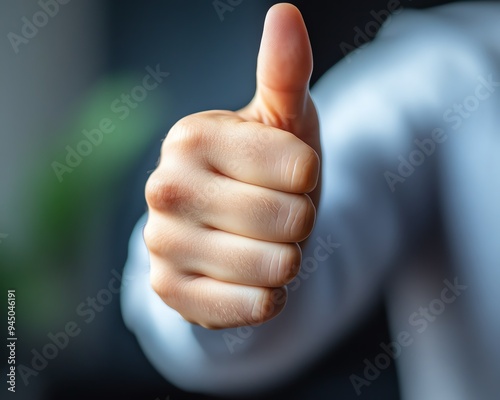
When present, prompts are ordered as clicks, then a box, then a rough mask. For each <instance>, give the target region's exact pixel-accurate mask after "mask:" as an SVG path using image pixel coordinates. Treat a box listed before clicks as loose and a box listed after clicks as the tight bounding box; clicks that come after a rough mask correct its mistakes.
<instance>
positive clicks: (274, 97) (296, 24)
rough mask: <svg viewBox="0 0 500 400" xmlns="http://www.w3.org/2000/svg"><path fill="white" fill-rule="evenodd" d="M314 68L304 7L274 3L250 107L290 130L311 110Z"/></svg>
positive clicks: (269, 122) (267, 119) (264, 37)
mask: <svg viewBox="0 0 500 400" xmlns="http://www.w3.org/2000/svg"><path fill="white" fill-rule="evenodd" d="M312 68H313V57H312V50H311V45H310V42H309V35H308V33H307V29H306V26H305V24H304V21H303V19H302V16H301V14H300V11H299V10H298V9H297V8H296V7H295V6H293V5H291V4H277V5H275V6H273V7H271V9H270V10H269V11H268V13H267V16H266V20H265V23H264V30H263V33H262V40H261V44H260V50H259V55H258V60H257V91H256V94H255V97H254V100H253V101H252V103H251V105H250V109H252V110H248V109H247V110H246V111H249V113H250V114H252V115H260V116H261V117H262V120H264V122H265V123H266V124H268V125H272V126H275V127H282V128H283V129H287V130H290V129H288V128H289V127H291V126H292V125H294V122H296V120H298V119H301V117H303V116H305V115H306V113H307V112H308V107H307V106H308V105H309V106H310V104H309V100H310V98H309V80H310V77H311V73H312ZM295 125H296V124H295ZM293 133H294V134H297V135H299V136H300V134H301V133H302V132H299V131H298V130H296V131H295V132H293ZM304 133H307V132H304Z"/></svg>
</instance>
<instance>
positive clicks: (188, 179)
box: [144, 4, 321, 329]
mask: <svg viewBox="0 0 500 400" xmlns="http://www.w3.org/2000/svg"><path fill="white" fill-rule="evenodd" d="M312 65H313V61H312V52H311V47H310V43H309V38H308V34H307V30H306V27H305V24H304V22H303V20H302V16H301V15H300V12H299V11H298V10H297V8H295V7H294V6H292V5H290V4H277V5H275V6H273V7H272V8H271V9H270V10H269V12H268V15H267V17H266V22H265V24H264V31H263V35H262V41H261V47H260V51H259V55H258V62H257V74H256V75H257V89H256V93H255V96H254V98H253V99H252V100H251V102H250V103H249V104H248V105H247V106H246V107H244V108H243V109H241V110H238V111H235V112H233V111H219V110H217V111H207V112H201V113H197V114H193V115H190V116H187V117H185V118H183V119H181V120H180V121H179V122H177V123H176V124H175V125H174V126H173V127H172V129H171V130H170V132H169V133H168V135H167V137H166V139H165V140H164V142H163V145H162V149H161V158H160V162H159V164H158V167H157V168H156V170H155V171H154V172H153V173H152V174H151V176H150V178H149V180H148V182H147V184H146V191H145V195H146V200H147V203H148V207H149V215H148V221H147V224H146V226H145V228H144V240H145V243H146V245H147V248H148V251H149V255H150V266H151V274H150V276H151V285H152V287H153V289H154V290H155V291H156V292H157V294H158V295H159V296H160V297H161V299H162V300H163V301H164V302H165V303H166V304H167V305H168V306H170V307H172V308H173V309H175V310H177V311H178V312H179V313H180V314H181V315H182V316H183V318H185V319H186V320H187V321H189V322H191V323H195V324H198V325H201V326H203V327H205V328H209V329H221V328H232V327H238V326H245V325H255V324H259V323H263V322H265V321H267V320H270V319H272V318H273V317H275V316H276V315H278V314H279V312H280V311H281V310H282V309H283V307H284V306H285V303H286V302H285V301H284V299H285V297H286V286H285V285H286V284H287V283H289V282H290V281H291V280H292V279H293V278H294V277H295V276H296V274H297V273H298V272H299V268H300V262H301V245H300V243H303V241H304V240H305V239H306V238H307V237H308V235H309V234H310V233H311V231H312V228H313V226H314V220H315V214H316V211H315V210H316V207H317V206H318V202H319V192H320V185H319V181H320V157H321V153H320V139H319V122H318V117H317V114H316V109H315V107H314V104H313V102H312V100H311V97H310V95H309V79H310V76H311V72H312ZM276 299H279V301H276Z"/></svg>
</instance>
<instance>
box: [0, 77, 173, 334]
mask: <svg viewBox="0 0 500 400" xmlns="http://www.w3.org/2000/svg"><path fill="white" fill-rule="evenodd" d="M141 79H142V76H135V75H130V74H124V75H115V76H109V77H107V78H105V79H103V80H102V81H100V82H99V83H98V84H96V85H95V87H94V88H93V89H92V90H90V91H89V94H88V96H86V98H85V99H84V100H83V102H82V104H81V107H79V110H78V112H77V116H76V118H74V120H73V121H72V122H71V123H70V127H69V128H68V129H65V130H64V132H63V133H61V134H60V135H56V137H57V138H58V139H57V141H56V142H55V143H52V144H51V145H50V146H47V147H46V148H47V149H49V151H48V153H44V154H40V159H39V160H36V161H34V162H33V165H37V166H38V169H37V170H36V171H35V173H34V174H33V175H31V176H28V177H26V178H25V183H26V184H25V185H22V186H23V187H26V188H28V191H27V193H26V194H25V195H26V196H29V198H31V199H36V201H35V202H34V203H36V207H35V208H34V209H32V210H29V211H27V212H29V213H30V222H31V226H30V227H29V229H30V234H29V235H28V237H30V238H31V239H30V240H29V242H30V243H24V244H23V248H25V251H22V252H14V251H13V250H11V247H10V246H2V248H1V249H0V252H1V253H2V254H1V257H2V259H3V262H2V264H5V265H4V267H2V268H0V282H1V283H0V286H1V289H2V292H1V293H6V290H7V289H8V288H22V291H23V295H22V296H19V297H18V298H19V301H22V302H23V303H24V306H23V309H24V310H29V315H24V316H22V315H21V316H20V318H23V319H26V320H27V321H29V324H30V325H36V326H38V327H50V324H51V323H54V322H55V321H57V320H59V318H60V316H61V315H64V312H65V311H66V312H67V310H65V307H66V308H67V307H68V305H67V304H64V299H61V293H64V290H63V289H64V288H63V285H64V284H65V282H64V277H65V276H67V274H71V273H72V272H74V271H71V265H72V264H74V261H75V259H77V258H78V257H80V256H81V255H82V254H83V253H84V252H85V251H88V250H87V249H85V244H84V243H83V242H84V240H83V238H85V237H86V235H88V233H87V231H88V220H89V218H92V216H93V215H96V214H99V213H101V215H102V213H105V212H106V210H109V208H110V207H113V205H114V204H116V202H117V201H119V200H121V199H116V198H115V197H116V196H114V195H115V191H116V187H117V185H118V183H119V182H121V181H123V179H124V178H125V177H126V174H127V172H128V171H129V170H130V166H131V165H133V164H134V162H135V161H137V160H138V158H139V157H140V156H141V155H142V154H143V153H144V151H145V149H146V148H147V146H148V144H150V143H151V139H152V138H153V137H154V135H155V134H156V133H158V132H159V131H160V130H161V127H162V121H165V114H164V109H165V102H166V98H165V96H164V95H162V92H161V91H159V90H157V91H151V92H149V93H148V95H147V98H146V99H144V101H142V102H141V103H139V104H138V106H137V107H136V108H134V109H130V113H129V115H128V116H127V117H126V118H123V119H120V118H119V116H120V114H117V113H116V112H113V109H112V108H111V104H112V102H113V101H115V100H116V99H119V98H120V97H121V96H122V94H123V93H130V90H131V89H132V88H134V87H135V85H137V84H138V83H140V82H141ZM163 92H164V91H163ZM123 115H124V114H121V116H122V117H123ZM104 118H109V119H110V120H111V121H112V123H113V125H114V126H115V129H114V130H113V131H112V132H111V133H107V134H104V137H103V140H102V142H101V143H99V144H98V145H96V146H94V147H93V149H92V152H91V153H90V154H89V155H88V156H86V157H82V160H81V163H80V165H78V166H76V167H75V168H74V169H73V171H72V172H67V173H64V174H63V175H62V178H63V179H62V181H60V180H59V179H58V177H57V174H56V173H55V172H54V170H53V167H52V165H51V164H52V163H53V162H54V161H57V162H60V163H62V164H64V163H65V158H66V155H67V150H66V147H67V146H70V147H72V148H76V146H77V144H78V143H79V142H81V141H82V140H86V139H87V138H86V137H85V136H84V135H83V133H82V130H83V129H87V130H91V129H94V128H98V127H99V124H100V123H101V121H102V120H103V119H104ZM47 160H49V161H48V162H47ZM102 223H103V224H107V221H106V220H104V221H103V222H102ZM68 269H69V271H68ZM66 290H67V289H66ZM70 290H71V289H70ZM41 329H44V328H41Z"/></svg>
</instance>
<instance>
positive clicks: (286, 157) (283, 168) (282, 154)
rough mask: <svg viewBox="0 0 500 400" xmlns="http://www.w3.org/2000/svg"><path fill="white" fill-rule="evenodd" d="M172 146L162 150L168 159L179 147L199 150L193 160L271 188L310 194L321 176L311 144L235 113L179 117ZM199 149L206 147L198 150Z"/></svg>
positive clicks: (191, 151)
mask: <svg viewBox="0 0 500 400" xmlns="http://www.w3.org/2000/svg"><path fill="white" fill-rule="evenodd" d="M167 147H168V149H169V150H170V153H168V151H167V150H164V151H163V152H162V162H163V160H164V159H167V158H168V157H169V154H170V155H171V154H173V150H172V149H175V148H176V147H177V148H180V150H183V151H182V153H185V154H198V157H199V158H198V159H197V160H187V161H188V162H190V161H192V162H194V163H203V164H205V165H206V168H207V169H212V170H215V171H217V172H219V173H220V174H222V175H225V176H228V177H231V178H233V179H236V180H238V181H242V182H246V183H250V184H253V185H257V186H263V187H267V188H270V189H275V190H280V191H286V192H290V193H309V192H310V191H312V190H313V189H314V188H315V187H316V184H317V180H318V174H319V158H318V155H317V154H316V152H315V151H314V150H313V149H312V148H311V147H310V146H308V145H307V144H305V143H304V142H303V141H301V140H300V139H298V138H297V137H295V136H294V135H293V134H291V133H289V132H286V131H283V130H281V129H277V128H273V127H269V126H266V125H263V124H261V123H259V122H250V121H245V120H243V119H241V118H239V117H238V116H237V115H236V114H234V113H230V112H222V111H217V112H205V113H203V114H197V115H192V116H190V117H188V118H185V119H183V120H181V121H179V122H178V123H177V124H176V125H175V126H174V128H173V129H172V130H171V131H170V132H169V134H168V135H167V139H166V140H165V143H164V146H163V149H166V148H167ZM199 148H201V149H203V151H198V152H195V151H194V150H195V149H199ZM179 153H181V151H179ZM180 161H181V162H182V161H186V160H180ZM186 167H187V166H186Z"/></svg>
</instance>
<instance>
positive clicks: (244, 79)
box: [0, 0, 447, 400]
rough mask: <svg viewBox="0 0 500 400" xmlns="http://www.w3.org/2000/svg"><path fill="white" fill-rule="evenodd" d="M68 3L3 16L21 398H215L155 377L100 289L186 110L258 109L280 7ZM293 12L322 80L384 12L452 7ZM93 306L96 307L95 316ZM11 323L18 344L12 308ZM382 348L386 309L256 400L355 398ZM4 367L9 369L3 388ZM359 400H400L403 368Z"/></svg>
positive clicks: (361, 4) (1, 250)
mask: <svg viewBox="0 0 500 400" xmlns="http://www.w3.org/2000/svg"><path fill="white" fill-rule="evenodd" d="M61 1H62V0H61ZM65 1H66V2H67V4H60V3H57V4H58V6H57V10H56V9H55V8H52V9H51V10H52V11H51V12H52V14H54V15H53V16H50V15H49V16H48V17H47V19H46V20H44V17H43V15H41V14H40V10H43V9H42V8H41V5H40V4H39V3H38V2H37V1H34V0H33V1H28V0H22V1H20V0H5V1H3V2H2V4H1V5H0V23H1V28H2V29H1V32H0V33H1V34H2V35H4V38H3V40H2V42H1V45H0V60H1V63H0V79H1V83H2V85H1V88H2V90H1V91H0V99H1V104H0V105H1V106H0V116H1V121H2V125H1V132H0V268H1V269H0V278H1V281H0V282H1V283H0V288H1V290H2V292H1V293H3V294H6V291H7V289H16V295H17V308H16V312H17V320H16V334H17V336H18V338H19V339H18V342H17V365H18V368H19V366H20V365H23V366H25V367H27V368H31V370H24V379H23V377H21V376H20V374H19V371H18V375H17V388H16V389H17V390H16V394H15V395H13V396H12V397H15V398H19V399H30V400H46V399H50V400H59V399H68V398H71V399H88V398H104V396H105V398H108V399H151V400H154V399H157V398H159V399H161V400H163V399H165V398H166V397H167V396H170V399H171V400H175V399H203V398H207V397H203V396H196V395H192V394H188V393H184V392H182V391H180V390H178V389H176V388H174V387H172V386H171V385H170V384H169V383H168V382H166V381H165V380H164V379H163V378H162V377H161V376H159V374H158V373H157V372H156V371H155V370H154V369H153V368H152V367H151V366H150V364H149V363H148V361H147V359H146V358H145V357H144V355H143V354H142V352H141V350H140V348H139V346H138V344H137V342H136V340H135V337H134V336H133V335H132V334H131V333H130V332H128V331H127V330H126V328H125V326H124V324H123V321H122V317H121V314H120V307H119V295H118V294H113V295H112V296H110V297H106V296H107V295H106V293H104V292H103V290H105V289H106V288H107V286H108V283H109V282H110V280H111V279H112V278H113V276H114V275H113V274H115V275H116V274H119V273H120V272H121V270H122V268H123V265H124V263H125V260H126V257H127V245H128V239H129V236H130V233H131V231H132V229H133V226H134V224H135V223H136V222H137V220H138V218H139V217H140V216H141V215H142V214H143V213H144V212H145V201H144V196H143V188H144V184H145V182H146V180H147V177H148V174H149V172H150V171H151V170H152V169H154V167H155V163H156V160H157V157H158V155H159V148H160V144H161V140H162V138H163V137H164V135H165V133H166V132H167V131H168V130H169V128H170V127H171V126H172V125H173V124H174V123H175V121H176V120H178V119H179V118H181V117H183V116H185V115H187V114H190V113H193V112H197V111H201V110H206V109H212V108H218V109H237V108H239V107H241V106H243V105H244V104H246V102H248V101H249V100H250V99H251V97H252V95H253V91H254V89H255V77H254V76H255V66H256V55H257V51H258V46H259V42H260V35H261V29H262V26H263V22H264V16H265V13H266V11H267V9H268V8H269V7H270V6H271V5H272V4H274V3H276V2H274V1H264V0H262V1H255V0H252V1H251V0H243V1H241V2H240V3H239V4H238V5H237V6H230V8H231V10H230V11H227V12H225V13H224V14H219V13H218V12H217V11H216V8H215V7H214V2H212V1H201V0H197V1H181V0H168V1H159V0H144V1H140V2H139V1H131V0H125V1H118V0H115V1H111V0H106V1H104V0H99V1H98V0H86V1H83V0H71V1H68V0H65ZM222 2H223V3H226V4H227V2H226V1H224V0H223V1H222ZM42 3H44V1H43V0H42ZM48 3H51V4H52V3H53V2H51V1H48V2H47V4H48ZM236 3H237V2H233V4H236ZM291 3H293V4H295V5H297V6H298V7H299V8H300V10H301V11H302V13H303V15H304V19H305V21H306V24H307V26H308V29H309V33H310V38H311V42H312V47H313V52H314V60H315V69H314V73H313V77H312V84H314V83H315V82H316V81H317V80H318V78H319V77H320V76H321V75H322V74H323V73H324V72H326V71H327V70H328V69H329V68H330V67H331V66H333V65H334V64H335V63H336V62H338V61H339V60H340V59H341V58H342V57H343V56H345V53H346V52H345V50H343V48H345V46H344V47H342V46H341V44H342V43H346V44H348V45H350V46H355V36H356V30H355V29H356V28H359V29H361V30H362V31H364V29H365V27H366V25H367V23H369V22H372V21H374V16H373V13H372V12H379V11H380V10H387V9H388V8H389V7H392V6H393V5H394V4H399V5H400V8H402V9H403V10H402V11H401V12H404V9H406V8H425V7H429V6H433V5H438V4H444V3H447V2H445V1H430V0H429V1H423V0H422V1H418V0H414V1H408V0H402V1H401V2H398V1H393V0H391V1H388V0H370V1H367V0H356V1H352V2H341V3H334V2H327V1H323V2H320V1H314V0H309V1H305V0H304V1H291ZM389 5H390V6H389ZM37 13H38V14H37ZM33 18H35V22H37V23H38V24H39V25H40V27H38V28H36V27H35V30H36V32H35V30H33V29H32V30H31V31H30V29H29V27H28V28H23V27H24V25H26V21H28V23H31V22H33ZM37 18H38V19H37ZM23 29H24V32H23ZM12 33H13V34H14V35H12ZM28 36H29V37H28ZM358 44H359V43H358ZM158 65H159V69H160V70H161V71H167V72H168V73H169V75H168V77H165V78H164V79H163V81H162V82H161V83H158V86H157V87H156V88H155V89H153V90H150V91H148V92H147V95H145V94H144V93H145V92H141V91H138V89H135V88H136V86H137V85H141V83H142V79H143V77H144V76H145V75H146V74H147V73H148V72H147V70H146V68H147V67H151V68H152V69H155V68H156V67H157V66H158ZM134 90H136V91H135V92H134ZM130 93H135V94H136V95H138V94H140V95H141V96H142V95H143V97H145V98H144V99H142V98H141V101H137V102H135V103H131V105H129V106H127V111H125V110H124V109H123V108H122V109H120V110H121V111H119V112H118V110H117V109H116V107H117V103H116V101H117V99H122V97H121V96H122V94H130ZM118 101H120V103H119V104H120V106H122V107H123V105H124V104H126V103H123V102H121V100H118ZM113 104H115V107H114V108H113ZM120 117H123V119H120ZM107 118H109V119H110V120H111V121H112V122H113V124H114V127H115V129H114V130H113V132H111V133H109V134H105V135H104V136H103V139H102V142H99V143H98V144H97V145H95V146H94V147H92V148H91V149H90V150H89V154H88V155H87V156H85V157H82V158H81V160H79V161H78V160H77V161H74V163H75V164H77V165H75V166H74V167H71V170H69V169H66V170H60V169H59V178H61V179H59V178H58V175H57V173H56V170H57V168H60V165H62V164H65V161H66V160H65V159H66V157H67V154H68V151H69V150H68V147H67V146H69V147H70V148H72V149H76V148H77V147H78V145H79V143H80V142H81V141H82V140H83V139H86V138H85V136H84V134H83V133H82V132H83V130H84V129H86V130H87V131H91V130H92V129H94V128H96V127H98V126H99V124H101V123H102V121H103V120H105V119H107ZM55 162H57V163H60V164H54V163H55ZM58 165H59V166H58ZM55 169H56V170H55ZM113 271H114V272H113ZM99 296H100V297H99ZM5 298H6V296H5ZM92 298H97V299H100V300H98V301H99V304H98V305H97V306H96V308H94V312H93V315H92V313H91V311H88V310H90V309H91V308H92V307H91V303H89V301H90V302H91V301H92ZM104 303H105V304H104ZM82 304H83V305H82ZM0 307H1V309H2V310H4V309H5V307H4V305H1V306H0ZM1 316H2V321H1V326H2V332H6V329H7V328H6V324H5V322H6V317H5V318H4V312H3V311H2V313H1ZM91 316H92V318H91ZM69 322H75V323H76V324H77V326H78V328H79V329H80V330H81V331H80V333H79V334H78V335H75V337H72V338H70V340H69V342H68V343H67V344H66V345H65V346H64V348H63V349H59V350H58V351H57V355H56V356H54V357H53V359H51V360H48V362H47V365H44V366H43V367H40V369H41V370H40V371H37V370H35V369H33V366H32V359H33V358H34V354H35V353H36V352H41V351H42V349H43V348H44V346H46V345H47V344H48V343H51V339H50V337H49V336H50V334H53V335H57V333H58V332H61V331H64V329H65V328H66V326H67V324H68V323H69ZM0 336H3V333H2V335H0ZM382 341H384V342H386V343H387V342H388V341H389V334H388V328H387V321H386V317H385V309H384V304H383V300H382V297H381V298H380V300H379V302H378V304H377V305H376V306H375V307H374V310H373V312H371V313H369V315H368V316H367V318H366V320H365V322H364V323H363V324H362V325H361V326H358V327H357V330H356V331H355V332H353V333H352V335H350V336H349V337H348V338H346V339H345V341H344V342H343V343H338V344H336V345H335V346H333V347H332V348H331V349H325V354H324V359H322V360H320V361H319V362H318V364H317V365H316V366H315V367H314V368H312V369H311V370H309V371H308V372H306V373H304V375H303V376H302V377H301V379H299V380H295V381H294V382H293V383H292V384H290V385H289V386H287V387H280V388H277V389H276V392H273V393H269V394H267V395H265V396H264V395H263V396H261V397H260V398H266V396H267V397H269V398H276V397H277V395H280V396H282V397H283V398H287V399H299V398H300V399H304V398H305V399H309V398H311V399H327V398H328V399H330V398H339V399H355V398H358V396H357V395H356V393H355V391H354V390H353V388H352V385H351V383H350V380H349V376H350V375H351V374H357V375H362V373H363V368H364V364H363V360H364V359H365V358H369V359H370V358H373V357H374V356H375V355H376V354H378V352H379V347H378V346H379V343H380V342H382ZM2 348H4V345H2ZM33 351H35V353H34V352H33ZM2 357H3V355H2ZM6 359H7V358H6V356H5V358H2V362H1V364H0V365H1V366H2V376H3V377H4V378H5V375H3V373H4V372H6V368H5V362H4V360H6ZM27 371H28V372H27ZM29 371H31V372H29ZM24 380H26V382H27V383H28V384H27V385H26V384H25V382H24ZM2 382H3V383H2V384H1V388H0V390H1V392H2V394H1V395H0V397H1V398H4V393H3V392H4V391H6V382H5V379H2ZM5 398H6V397H5ZM360 398H362V399H382V398H383V399H398V398H399V395H398V383H397V375H396V371H395V369H394V367H393V366H391V368H389V369H388V370H387V371H385V372H384V373H383V374H382V376H381V378H380V379H378V380H376V381H375V382H374V383H373V384H372V385H371V386H370V387H369V388H366V389H365V390H364V391H363V394H362V395H361V396H360Z"/></svg>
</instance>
